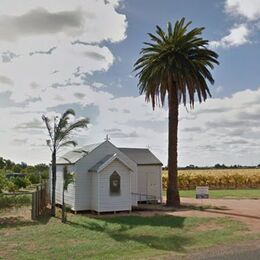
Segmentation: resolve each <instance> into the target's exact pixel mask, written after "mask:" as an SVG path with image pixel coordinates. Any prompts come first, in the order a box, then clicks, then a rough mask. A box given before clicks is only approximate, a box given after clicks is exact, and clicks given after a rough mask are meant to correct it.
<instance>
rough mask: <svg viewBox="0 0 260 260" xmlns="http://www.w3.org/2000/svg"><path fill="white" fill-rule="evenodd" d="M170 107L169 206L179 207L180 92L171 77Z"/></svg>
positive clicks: (169, 85) (169, 86) (169, 79)
mask: <svg viewBox="0 0 260 260" xmlns="http://www.w3.org/2000/svg"><path fill="white" fill-rule="evenodd" d="M168 106H169V129H168V131H169V133H168V138H169V139H168V182H167V201H166V204H167V206H179V205H180V195H179V189H178V172H177V158H178V152H177V149H178V120H179V118H178V116H179V102H178V91H177V88H176V86H175V84H174V82H173V81H172V78H171V76H170V75H169V77H168Z"/></svg>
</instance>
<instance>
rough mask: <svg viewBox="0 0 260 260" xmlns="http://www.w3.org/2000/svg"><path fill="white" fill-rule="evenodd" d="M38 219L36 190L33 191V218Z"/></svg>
mask: <svg viewBox="0 0 260 260" xmlns="http://www.w3.org/2000/svg"><path fill="white" fill-rule="evenodd" d="M35 219H36V192H33V193H32V220H35Z"/></svg>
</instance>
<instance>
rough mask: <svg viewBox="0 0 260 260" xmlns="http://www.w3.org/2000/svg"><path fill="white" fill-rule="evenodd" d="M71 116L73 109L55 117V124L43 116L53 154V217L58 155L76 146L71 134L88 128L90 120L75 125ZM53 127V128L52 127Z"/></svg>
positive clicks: (73, 113) (53, 212)
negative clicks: (61, 150) (66, 148)
mask: <svg viewBox="0 0 260 260" xmlns="http://www.w3.org/2000/svg"><path fill="white" fill-rule="evenodd" d="M71 116H75V112H74V110H73V109H68V110H67V111H65V112H64V113H63V115H62V116H61V117H60V118H59V117H55V118H54V121H53V124H51V120H50V119H49V118H48V117H46V116H45V115H42V120H43V121H44V123H45V125H46V128H47V130H48V133H49V137H50V139H48V140H47V145H48V146H49V148H50V150H51V153H52V157H51V158H52V160H51V167H52V196H51V215H52V216H55V201H56V199H55V193H56V155H57V152H58V151H59V150H60V149H61V148H63V147H66V146H70V145H72V146H76V145H77V143H76V142H75V141H73V140H71V134H72V132H73V131H74V130H78V129H80V128H85V127H87V125H88V123H89V119H87V118H86V119H80V120H78V121H76V122H74V123H71V122H70V118H71ZM52 125H53V126H52Z"/></svg>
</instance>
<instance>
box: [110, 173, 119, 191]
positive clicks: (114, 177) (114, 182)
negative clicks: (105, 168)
mask: <svg viewBox="0 0 260 260" xmlns="http://www.w3.org/2000/svg"><path fill="white" fill-rule="evenodd" d="M109 181H110V194H111V195H119V194H120V175H119V174H118V173H117V172H116V171H114V172H113V173H112V174H111V176H110V180H109Z"/></svg>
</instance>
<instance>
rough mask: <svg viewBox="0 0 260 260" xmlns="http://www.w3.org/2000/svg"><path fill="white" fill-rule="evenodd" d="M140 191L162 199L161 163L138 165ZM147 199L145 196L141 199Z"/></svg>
mask: <svg viewBox="0 0 260 260" xmlns="http://www.w3.org/2000/svg"><path fill="white" fill-rule="evenodd" d="M137 169H138V170H137V171H138V193H141V194H145V195H153V196H155V197H156V199H157V200H161V199H162V167H161V166H160V165H138V167H137ZM142 200H144V201H145V200H146V197H145V196H142V197H141V201H142Z"/></svg>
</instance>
